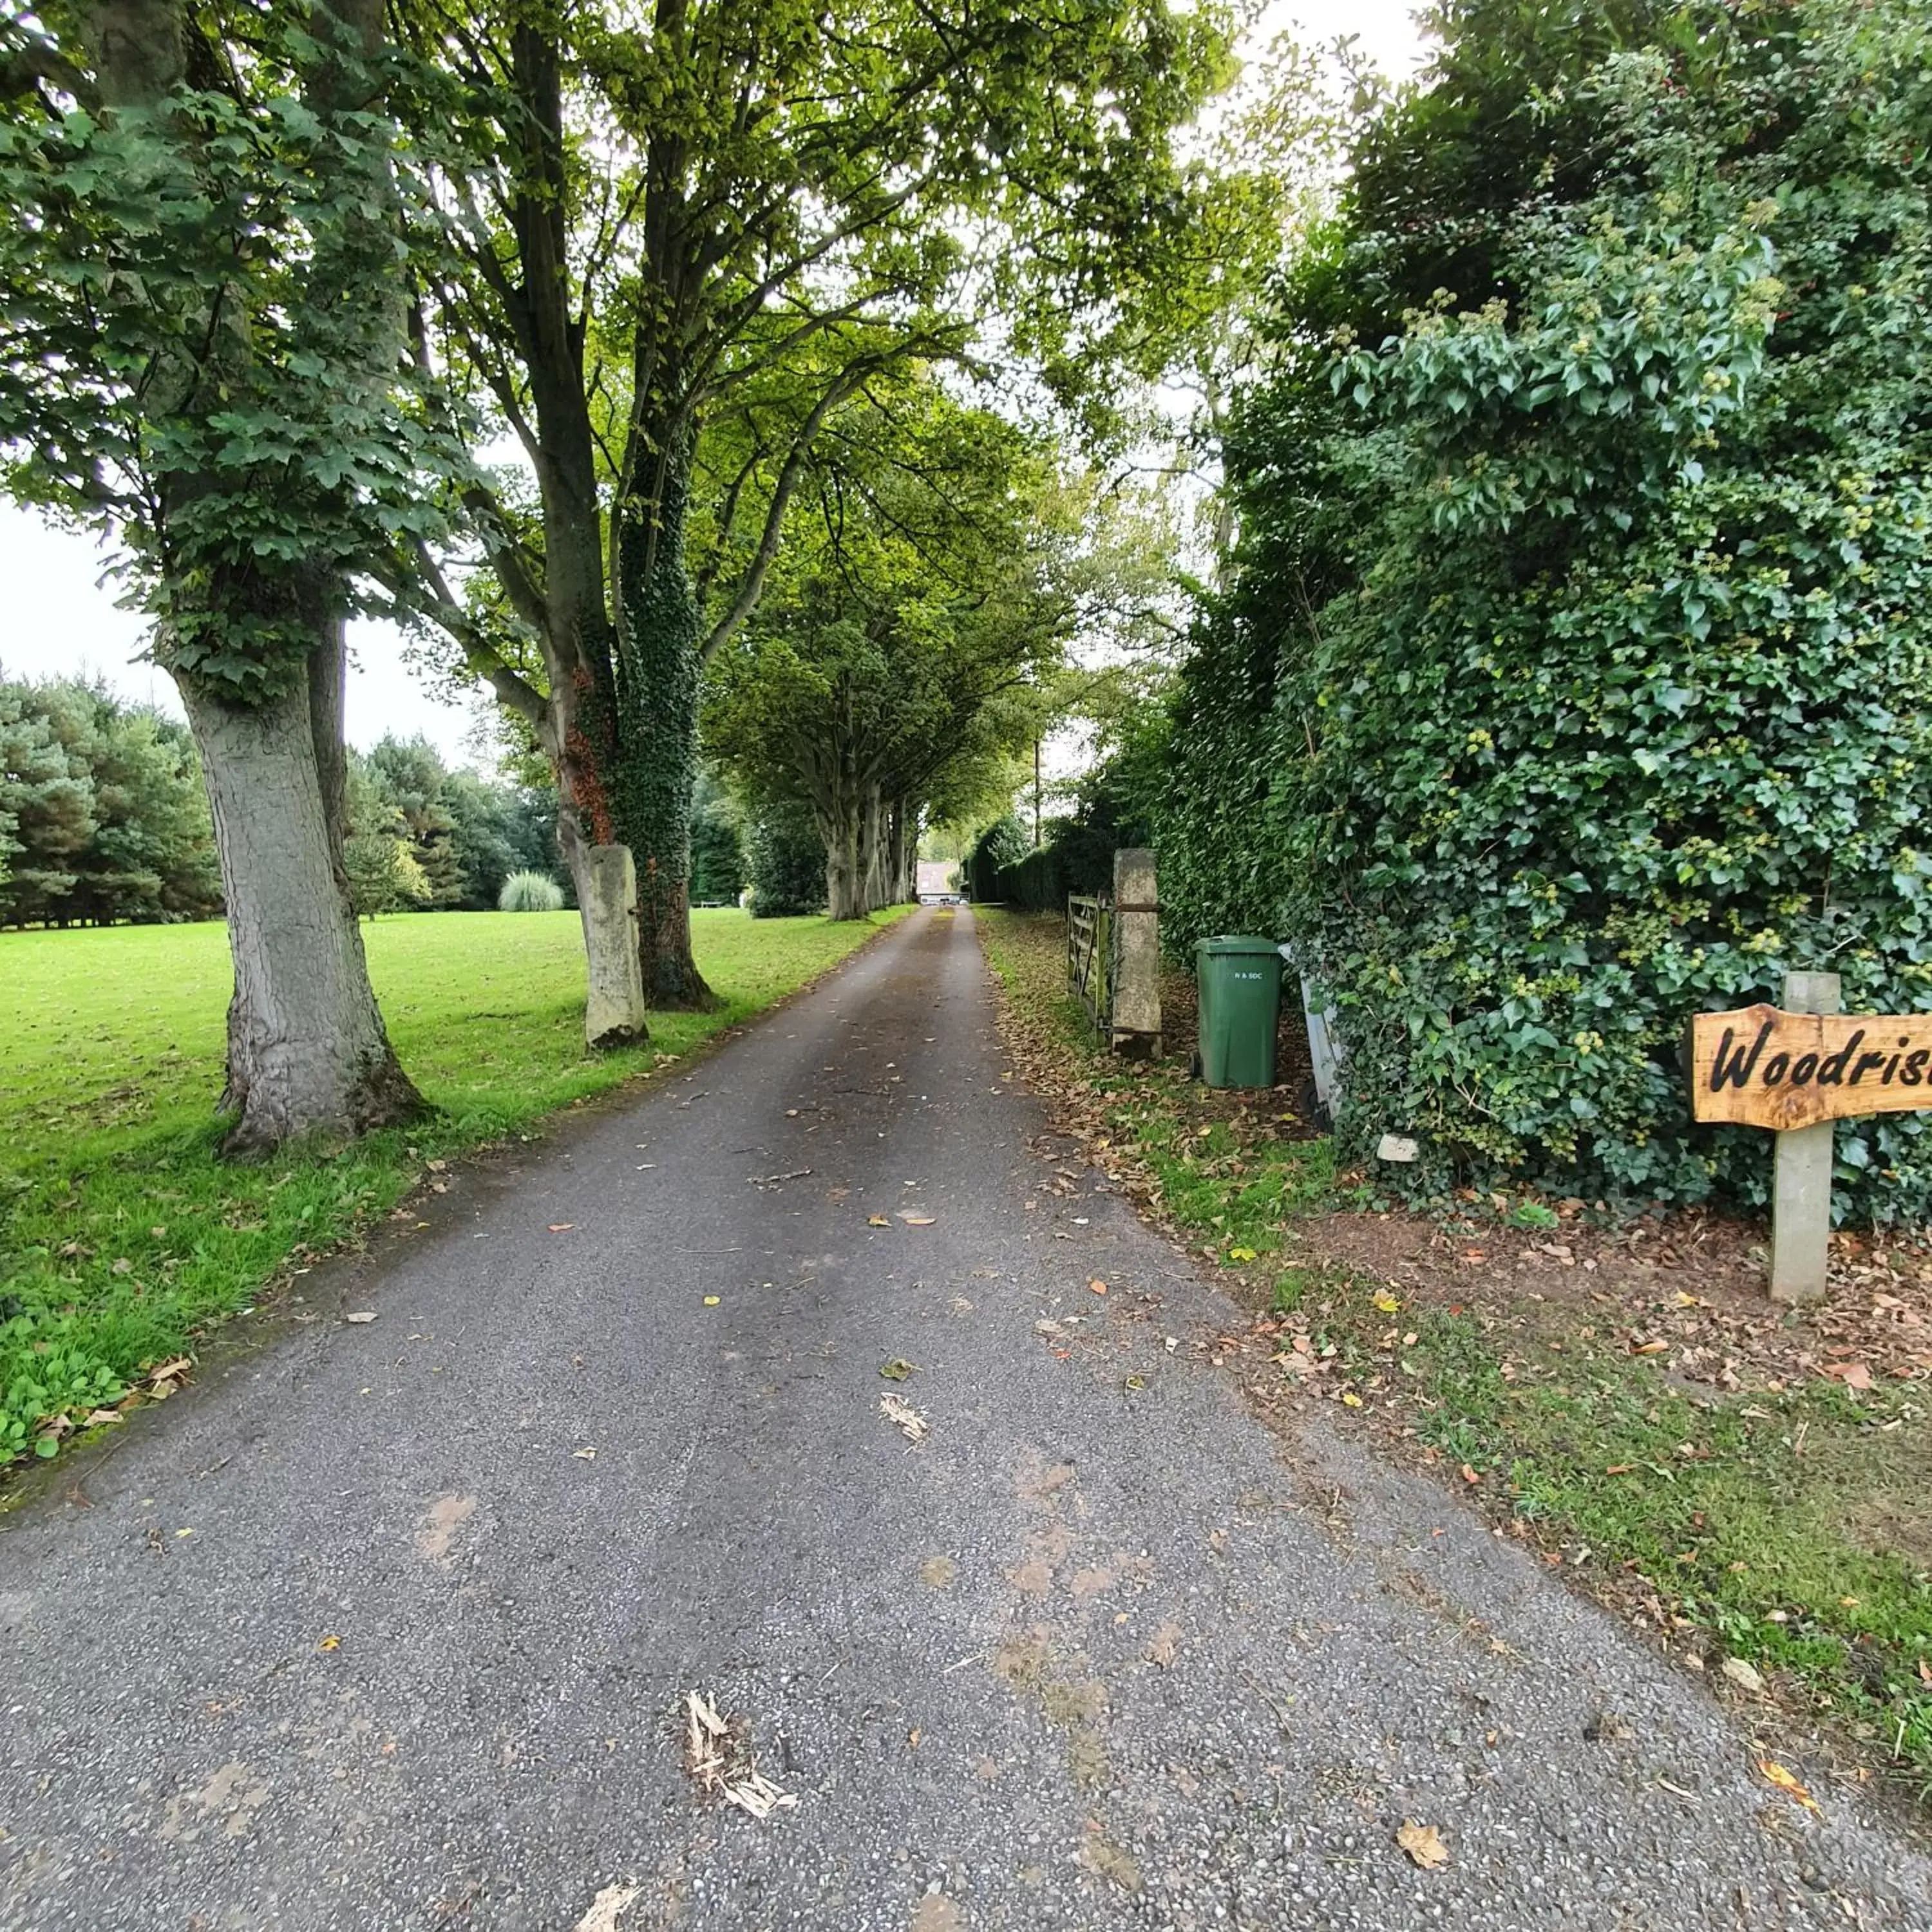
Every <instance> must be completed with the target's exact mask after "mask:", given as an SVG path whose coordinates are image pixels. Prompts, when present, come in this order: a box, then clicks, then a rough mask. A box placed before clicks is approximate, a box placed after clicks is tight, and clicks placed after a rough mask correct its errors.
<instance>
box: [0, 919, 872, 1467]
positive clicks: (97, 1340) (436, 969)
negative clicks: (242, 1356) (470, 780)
mask: <svg viewBox="0 0 1932 1932" xmlns="http://www.w3.org/2000/svg"><path fill="white" fill-rule="evenodd" d="M895 910H910V908H899V909H895ZM889 916H892V915H887V914H881V915H880V921H879V922H883V920H884V919H886V918H888V917H889ZM691 926H692V932H693V938H694V944H695V947H696V950H697V961H698V965H699V966H700V968H701V969H702V970H703V973H704V974H705V977H706V978H707V979H708V980H709V981H710V983H711V985H712V987H713V989H715V991H716V992H718V995H720V996H721V998H722V1000H723V1001H724V1005H723V1007H722V1008H721V1010H719V1011H718V1012H716V1013H705V1014H691V1013H666V1014H663V1015H661V1016H656V1015H654V1016H652V1022H651V1026H652V1040H651V1041H650V1043H649V1044H648V1045H647V1046H642V1047H636V1048H631V1049H626V1050H625V1051H623V1052H616V1053H612V1054H608V1055H600V1056H598V1057H595V1058H592V1057H591V1056H590V1055H588V1054H586V1052H585V1049H584V1046H583V942H582V938H581V929H580V926H579V923H578V920H577V915H576V913H574V912H560V913H416V914H405V915H402V916H397V917H393V918H388V919H380V920H377V921H376V922H374V924H371V925H368V926H365V927H364V929H363V932H364V938H365V943H366V944H367V946H368V953H369V967H370V972H371V977H373V978H374V981H375V985H376V991H377V995H378V996H379V997H380V999H381V1001H382V1005H383V1015H384V1016H385V1018H386V1020H387V1022H388V1023H389V1037H390V1038H391V1039H392V1041H393V1042H394V1043H395V1047H396V1050H397V1052H398V1053H399V1054H400V1055H401V1058H402V1061H403V1064H404V1066H405V1067H407V1069H408V1070H409V1071H410V1074H411V1076H413V1078H414V1079H415V1080H416V1084H417V1085H418V1086H419V1088H421V1089H422V1092H423V1094H425V1097H427V1098H428V1100H430V1102H431V1103H432V1104H433V1105H434V1106H435V1107H436V1108H437V1109H438V1110H439V1111H438V1112H437V1115H436V1117H435V1118H434V1119H432V1120H429V1121H425V1122H423V1123H422V1124H419V1125H418V1126H416V1127H413V1128H411V1129H410V1130H407V1132H403V1131H397V1132H392V1133H381V1134H376V1135H373V1136H371V1137H370V1138H369V1139H367V1140H365V1141H363V1142H359V1144H357V1145H356V1146H355V1147H353V1148H350V1149H348V1150H347V1151H344V1152H343V1153H341V1154H338V1155H335V1156H333V1157H320V1158H318V1157H312V1156H311V1157H295V1156H289V1157H283V1158H281V1159H278V1160H272V1161H269V1162H268V1163H264V1164H263V1165H260V1166H229V1165H225V1164H223V1163H221V1162H220V1161H218V1160H216V1159H215V1157H214V1142H215V1140H216V1139H217V1132H216V1128H215V1125H214V1118H213V1114H212V1109H213V1107H214V1101H215V1098H216V1096H217V1094H218V1093H219V1091H220V1085H221V1060H222V1045H223V1014H224V1013H225V1010H226V1005H227V1001H228V996H229V989H230V986H231V985H232V983H233V982H232V980H231V977H230V974H229V964H228V944H227V935H226V931H225V930H224V929H223V927H222V926H220V925H219V924H207V925H199V926H136V927H115V928H110V929H107V930H104V931H99V932H9V933H0V984H4V985H5V986H6V987H7V1006H8V1010H9V1015H10V1018H9V1021H8V1025H7V1031H6V1034H5V1039H4V1041H0V1465H4V1464H5V1463H7V1462H8V1461H10V1460H12V1459H13V1458H15V1457H19V1456H21V1455H23V1454H28V1453H38V1454H51V1453H52V1451H53V1450H54V1449H55V1448H56V1447H57V1445H58V1442H59V1440H60V1439H62V1437H63V1436H65V1435H67V1434H68V1433H71V1431H72V1430H73V1429H74V1427H76V1426H77V1425H79V1424H83V1423H84V1421H85V1419H86V1416H87V1415H89V1413H90V1412H92V1411H94V1410H95V1409H106V1408H111V1407H112V1406H113V1405H115V1403H118V1402H120V1401H121V1400H123V1399H124V1397H127V1395H128V1394H129V1393H130V1391H132V1390H133V1389H135V1388H136V1387H138V1385H139V1382H140V1380H141V1378H142V1373H143V1372H144V1371H146V1370H151V1369H152V1368H153V1367H154V1366H155V1365H156V1364H160V1363H163V1362H165V1361H168V1360H169V1359H171V1358H177V1357H178V1356H179V1355H181V1354H182V1353H183V1352H191V1351H192V1350H193V1346H194V1344H195V1342H196V1339H197V1338H198V1337H201V1336H202V1335H205V1334H206V1333H207V1332H208V1329H209V1328H210V1327H211V1325H214V1323H216V1322H218V1321H220V1319H221V1318H222V1317H223V1316H227V1315H229V1314H232V1313H234V1312H235V1311H236V1310H237V1309H239V1308H241V1307H244V1306H245V1305H246V1304H248V1302H249V1301H251V1298H252V1297H253V1296H254V1294H255V1292H257V1289H260V1286H261V1285H262V1284H263V1283H264V1282H265V1281H266V1280H269V1277H271V1276H272V1275H273V1274H275V1272H276V1271H277V1270H278V1269H279V1268H281V1267H282V1266H283V1265H284V1264H285V1263H287V1262H290V1260H291V1259H302V1258H305V1257H307V1256H311V1255H313V1254H315V1253H320V1252H321V1251H323V1250H326V1249H327V1248H329V1247H333V1246H335V1245H336V1244H339V1243H341V1242H342V1241H344V1240H347V1239H349V1238H351V1237H353V1235H355V1234H356V1232H357V1231H358V1230H359V1229H361V1228H362V1227H364V1226H366V1225H367V1224H368V1223H369V1222H370V1221H371V1220H373V1219H374V1218H375V1217H378V1216H380V1215H381V1214H384V1213H386V1212H387V1211H389V1209H390V1208H393V1207H394V1206H395V1204H396V1203H397V1202H398V1201H399V1200H401V1199H402V1198H403V1196H404V1195H405V1194H407V1193H408V1192H409V1191H410V1189H411V1188H413V1187H415V1186H416V1185H417V1184H419V1182H420V1181H422V1179H423V1178H424V1177H425V1172H426V1167H425V1163H428V1162H429V1161H431V1160H441V1159H443V1158H445V1157H448V1156H449V1155H451V1154H455V1153H457V1152H458V1151H460V1150H462V1149H463V1148H468V1147H472V1146H474V1145H475V1144H477V1143H478V1142H481V1141H485V1140H488V1139H492V1138H493V1137H495V1136H500V1135H502V1134H504V1133H508V1132H509V1131H511V1130H514V1129H517V1128H520V1127H527V1126H528V1125H529V1123H530V1122H532V1121H535V1120H536V1119H537V1118H538V1117H540V1116H541V1115H544V1114H546V1113H548V1112H552V1111H553V1109H556V1108H559V1107H562V1106H566V1105H568V1103H570V1102H571V1101H573V1100H579V1099H580V1098H582V1097H584V1096H585V1095H587V1094H595V1093H598V1092H600V1091H603V1090H604V1089H605V1088H610V1087H613V1086H615V1085H617V1084H618V1083H619V1082H621V1081H623V1080H626V1079H631V1078H632V1077H633V1076H636V1075H637V1074H640V1073H646V1072H648V1071H649V1070H651V1069H652V1067H655V1066H657V1065H659V1064H662V1063H663V1061H664V1058H666V1057H667V1056H668V1057H670V1058H676V1057H678V1056H679V1055H682V1054H685V1053H686V1052H689V1051H690V1050H691V1049H692V1048H693V1047H694V1046H697V1044H698V1043H699V1042H700V1041H701V1040H704V1039H706V1037H709V1035H711V1034H715V1033H716V1032H717V1031H718V1030H719V1029H720V1028H723V1027H727V1026H730V1025H734V1024H736V1022H740V1021H742V1020H745V1019H748V1018H749V1017H750V1016H751V1015H753V1014H754V1013H757V1012H759V1011H760V1010H762V1009H763V1008H764V1007H768V1006H769V1005H770V1004H772V1002H773V1001H775V1000H778V999H780V998H783V997H784V995H786V994H787V993H789V992H792V991H793V990H794V989H796V988H797V987H798V986H802V984H804V983H805V981H807V980H810V979H811V978H813V977H814V976H815V975H817V974H819V973H821V972H823V971H824V970H825V969H826V968H828V967H830V966H832V965H835V964H837V962H838V961H839V960H841V959H844V957H845V956H846V955H847V953H850V952H851V951H852V950H853V948H854V947H856V946H857V945H858V944H860V942H861V941H863V940H865V939H866V938H869V937H870V936H871V932H873V931H874V929H875V926H874V924H868V923H866V922H863V921H860V922H853V923H849V924H844V925H837V926H835V925H833V924H832V922H830V921H829V920H827V919H751V918H750V917H749V916H748V915H746V914H745V913H742V912H739V911H736V910H728V911H711V912H697V913H693V914H692V916H691Z"/></svg>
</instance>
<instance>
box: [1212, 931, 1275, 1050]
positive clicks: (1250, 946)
mask: <svg viewBox="0 0 1932 1932" xmlns="http://www.w3.org/2000/svg"><path fill="white" fill-rule="evenodd" d="M1281 971H1282V964H1281V950H1280V947H1277V945H1276V944H1275V943H1274V941H1273V940H1271V939H1257V938H1254V937H1253V935H1251V934H1238V935H1235V936H1233V937H1232V938H1221V939H1202V940H1197V941H1196V942H1195V946H1194V979H1195V985H1196V988H1197V989H1198V990H1199V995H1200V1002H1201V1006H1200V1034H1201V1044H1200V1046H1199V1049H1197V1050H1196V1054H1195V1070H1196V1072H1197V1073H1199V1075H1200V1076H1201V1078H1202V1080H1204V1081H1205V1082H1206V1083H1207V1084H1208V1085H1209V1086H1210V1087H1272V1086H1273V1085H1274V1036H1275V1027H1276V1025H1277V1022H1279V1020H1280V1016H1281Z"/></svg>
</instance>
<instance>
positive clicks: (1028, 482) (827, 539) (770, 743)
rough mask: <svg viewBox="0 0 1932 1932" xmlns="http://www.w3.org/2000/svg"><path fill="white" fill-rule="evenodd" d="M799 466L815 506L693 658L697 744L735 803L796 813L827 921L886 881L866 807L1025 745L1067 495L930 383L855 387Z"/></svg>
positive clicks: (1054, 615)
mask: <svg viewBox="0 0 1932 1932" xmlns="http://www.w3.org/2000/svg"><path fill="white" fill-rule="evenodd" d="M807 467H808V484H807V486H806V487H807V489H808V496H806V497H805V499H804V500H805V502H806V503H808V505H810V507H811V509H812V510H813V511H814V512H815V514H813V515H812V516H811V517H810V518H809V519H808V520H806V521H805V522H804V523H802V526H801V527H800V528H799V529H798V530H797V531H796V532H795V534H794V535H793V538H792V539H791V541H790V543H789V544H788V545H787V547H786V550H785V551H784V553H783V555H782V556H781V558H780V559H779V560H778V563H777V565H776V566H775V568H774V571H773V573H772V577H771V580H770V582H769V586H768V588H767V589H766V595H765V598H764V601H763V605H762V607H761V609H760V612H759V613H758V615H757V616H756V617H754V619H751V622H748V624H747V625H745V628H744V629H743V630H742V631H741V632H740V633H739V635H738V636H737V637H736V638H735V639H734V640H733V641H732V643H730V644H728V645H727V646H725V648H724V649H723V650H722V651H721V652H720V653H719V655H718V657H717V658H715V660H714V661H713V664H712V671H711V681H710V688H709V694H708V697H707V703H706V719H705V724H706V739H707V742H708V743H709V747H710V748H711V749H712V751H713V752H714V753H715V754H716V755H717V756H718V757H719V758H720V759H721V760H722V761H723V762H724V763H725V764H726V766H727V768H728V769H730V771H731V772H733V775H734V776H736V778H737V779H738V780H739V782H740V783H741V784H742V785H743V786H745V788H746V789H747V790H748V791H750V792H751V794H752V795H753V796H757V797H760V798H785V797H789V798H791V799H796V800H798V801H799V802H803V803H805V804H808V805H810V807H811V809H812V810H813V811H814V813H815V814H816V816H817V822H818V826H819V829H820V833H821V835H822V836H823V839H824V841H825V844H826V850H827V853H828V858H829V862H830V864H831V865H832V874H833V877H832V881H831V882H830V892H831V898H832V905H833V908H834V913H835V916H849V915H850V913H862V912H864V911H866V910H870V909H871V907H872V906H873V905H875V904H880V903H883V902H884V901H885V900H886V898H895V897H897V896H898V895H899V893H900V892H901V890H902V889H903V884H902V882H901V881H900V880H896V879H887V878H886V877H884V876H883V866H882V864H881V863H880V862H877V861H879V860H880V856H881V855H880V853H879V849H878V848H879V847H880V843H881V841H882V829H881V823H880V821H881V820H882V817H883V814H885V813H886V812H887V811H890V810H894V809H895V810H896V811H898V814H899V816H900V818H901V823H902V824H909V823H911V822H912V821H913V820H915V819H916V817H917V816H918V815H919V814H920V813H922V811H925V810H926V809H927V808H938V809H940V810H941V811H944V808H945V807H946V806H947V805H955V804H957V803H959V802H961V801H962V800H963V799H965V797H967V796H970V795H971V793H972V792H973V791H974V790H976V789H977V787H978V785H979V784H980V782H981V781H982V779H983V775H984V774H985V773H986V772H987V771H988V770H989V769H999V770H1001V772H1004V769H1005V766H1006V764H1007V760H1008V758H1009V757H1010V755H1011V754H1012V753H1013V752H1014V751H1016V750H1018V749H1019V748H1020V747H1021V746H1022V745H1025V744H1027V743H1028V742H1031V737H1032V734H1033V731H1034V728H1035V726H1036V724H1037V718H1036V715H1035V713H1034V709H1033V701H1034V700H1035V699H1036V697H1037V691H1038V688H1039V685H1040V680H1041V679H1043V677H1044V676H1046V675H1047V674H1048V673H1050V672H1051V671H1052V670H1053V669H1054V668H1055V667H1056V666H1057V665H1058V663H1059V661H1060V658H1061V651H1062V649H1063V647H1064V640H1065V637H1066V634H1067V631H1068V630H1069V629H1070V626H1071V625H1072V622H1073V618H1074V616H1075V614H1076V610H1077V608H1078V599H1077V596H1076V592H1075V589H1074V586H1073V583H1072V581H1071V577H1072V575H1073V568H1074V566H1075V563H1076V559H1075V557H1074V554H1073V553H1074V547H1075V538H1076V534H1077V521H1078V514H1079V497H1078V496H1077V494H1076V493H1074V492H1072V491H1070V490H1067V489H1065V488H1064V487H1063V486H1061V484H1060V483H1059V482H1058V480H1057V479H1056V478H1054V477H1053V476H1052V474H1051V472H1049V470H1048V469H1046V466H1045V463H1044V462H1043V452H1041V450H1040V448H1039V447H1038V446H1037V444H1036V443H1034V442H1033V441H1032V440H1031V439H1029V438H1028V437H1025V435H1023V434H1022V433H1021V432H1019V431H1017V430H1016V429H1015V428H1013V426H1012V425H1010V424H1008V423H1007V422H1004V421H1003V420H1002V419H1000V418H998V416H995V415H993V414H992V413H990V412H989V411H987V410H979V409H972V408H968V407H963V406H962V405H961V404H959V403H958V402H956V401H954V400H953V398H950V396H949V395H947V392H945V390H944V389H943V388H942V387H941V386H940V385H939V384H938V383H935V382H932V381H930V380H910V379H908V380H904V381H903V382H901V383H898V384H896V385H894V386H890V387H888V386H886V385H885V384H884V383H879V384H875V385H874V386H873V389H872V392H871V400H870V401H868V404H867V405H866V406H865V407H857V406H855V407H853V408H852V409H851V410H848V411H847V413H845V415H844V416H842V417H841V419H838V421H837V422H835V424H833V425H830V426H829V427H828V428H826V430H825V431H823V432H822V433H821V434H820V439H819V441H818V443H817V446H816V447H815V450H814V454H813V455H812V457H811V460H810V461H809V463H808V466H807ZM868 865H870V868H871V871H873V873H874V878H873V880H872V882H871V887H870V888H869V889H868V886H867V885H866V883H865V877H864V875H865V873H866V871H867V870H868Z"/></svg>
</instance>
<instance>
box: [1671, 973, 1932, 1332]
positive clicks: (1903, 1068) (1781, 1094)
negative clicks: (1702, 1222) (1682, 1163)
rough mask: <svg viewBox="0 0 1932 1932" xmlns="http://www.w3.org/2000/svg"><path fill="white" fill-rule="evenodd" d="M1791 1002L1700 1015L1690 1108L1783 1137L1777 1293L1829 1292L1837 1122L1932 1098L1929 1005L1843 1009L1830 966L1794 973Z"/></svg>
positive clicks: (1787, 984)
mask: <svg viewBox="0 0 1932 1932" xmlns="http://www.w3.org/2000/svg"><path fill="white" fill-rule="evenodd" d="M1838 1006H1839V985H1838V974H1835V973H1787V974H1786V975H1785V977H1784V1007H1783V1008H1779V1007H1745V1009H1744V1010H1742V1011H1741V1012H1738V1013H1700V1014H1698V1015H1697V1017H1696V1018H1695V1019H1694V1020H1693V1021H1692V1022H1691V1041H1690V1047H1691V1052H1690V1065H1691V1113H1692V1115H1694V1117H1695V1118H1697V1119H1698V1120H1700V1121H1735V1122H1736V1123H1738V1124H1740V1125H1742V1126H1745V1127H1769V1128H1770V1129H1771V1130H1772V1131H1773V1132H1774V1133H1775V1134H1776V1135H1777V1136H1778V1147H1777V1151H1776V1154H1775V1178H1774V1183H1773V1190H1772V1226H1771V1292H1772V1295H1773V1296H1774V1297H1775V1298H1776V1299H1778V1301H1790V1302H1800V1301H1822V1300H1823V1298H1824V1294H1825V1262H1826V1249H1827V1246H1828V1244H1829V1241H1830V1238H1831V1232H1832V1122H1833V1121H1841V1120H1846V1119H1848V1118H1851V1117H1852V1116H1853V1115H1859V1114H1900V1113H1909V1112H1916V1111H1918V1110H1920V1109H1924V1108H1928V1107H1932V1013H1905V1014H1898V1015H1891V1016H1888V1015H1886V1014H1883V1013H1840V1012H1839V1010H1838Z"/></svg>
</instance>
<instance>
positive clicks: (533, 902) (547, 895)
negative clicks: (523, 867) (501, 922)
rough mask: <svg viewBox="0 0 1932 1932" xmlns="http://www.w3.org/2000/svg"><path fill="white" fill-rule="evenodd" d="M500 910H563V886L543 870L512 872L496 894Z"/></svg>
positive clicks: (497, 908) (497, 907) (497, 906)
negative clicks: (542, 871)
mask: <svg viewBox="0 0 1932 1932" xmlns="http://www.w3.org/2000/svg"><path fill="white" fill-rule="evenodd" d="M496 910H498V911H499V912H561V911H562V910H563V888H562V886H559V884H558V883H557V882H556V880H554V879H553V878H550V877H547V875H546V874H544V873H541V872H512V873H511V874H510V876H509V877H508V878H507V879H505V880H504V881H503V889H502V891H501V892H499V893H498V894H497V895H496Z"/></svg>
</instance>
